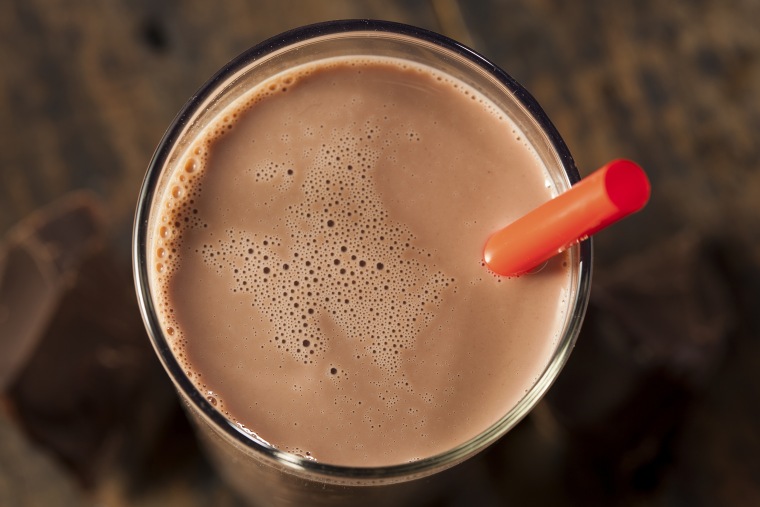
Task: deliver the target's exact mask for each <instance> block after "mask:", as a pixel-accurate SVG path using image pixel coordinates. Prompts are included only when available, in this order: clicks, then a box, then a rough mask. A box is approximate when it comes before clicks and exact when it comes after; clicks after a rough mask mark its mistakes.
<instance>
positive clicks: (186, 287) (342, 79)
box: [149, 58, 570, 467]
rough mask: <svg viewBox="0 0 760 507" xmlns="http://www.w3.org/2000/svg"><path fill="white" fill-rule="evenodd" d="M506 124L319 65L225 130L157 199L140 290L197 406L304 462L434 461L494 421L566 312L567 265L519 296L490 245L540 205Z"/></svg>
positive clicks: (533, 167)
mask: <svg viewBox="0 0 760 507" xmlns="http://www.w3.org/2000/svg"><path fill="white" fill-rule="evenodd" d="M549 181H550V179H549V178H548V176H547V174H546V170H545V168H544V166H543V165H542V163H541V161H540V160H539V157H538V156H537V155H536V154H535V152H534V151H533V149H532V148H531V147H530V146H529V145H528V144H527V142H526V140H525V138H524V136H523V134H522V133H521V131H520V130H519V129H518V128H517V126H516V125H515V124H513V123H512V122H511V120H510V119H509V118H507V117H505V116H504V115H503V113H502V112H501V111H500V110H498V109H497V108H496V107H495V106H494V105H493V104H492V103H490V102H489V101H488V100H487V99H486V98H484V97H483V96H481V95H479V94H478V93H477V92H476V91H475V90H473V89H471V88H469V87H468V86H466V85H465V84H463V83H461V82H459V81H456V80H454V79H452V78H450V77H448V76H446V75H444V74H441V73H439V72H437V71H434V70H432V69H430V68H426V67H422V66H418V65H416V64H411V63H409V62H405V61H400V60H393V59H370V58H367V59H355V58H354V59H330V60H326V61H321V62H317V63H314V64H310V65H307V66H303V67H298V68H296V69H294V70H291V71H288V72H286V73H284V74H281V75H279V76H277V77H276V78H273V79H271V80H269V81H267V82H266V83H264V84H263V85H260V86H258V87H256V88H255V89H253V90H252V91H251V92H249V93H248V94H246V95H245V96H244V97H242V98H241V99H240V100H238V101H237V102H236V103H235V104H233V105H232V106H230V107H228V108H227V109H226V110H224V111H223V112H222V113H221V114H220V115H219V116H218V117H217V119H216V120H215V121H214V122H213V123H212V124H210V125H209V126H208V127H207V128H206V129H205V130H204V131H203V132H202V133H201V134H200V135H199V136H198V138H197V139H196V140H195V141H194V143H193V144H192V145H191V146H190V148H189V149H188V151H187V153H185V154H184V155H183V158H182V161H181V162H180V163H179V165H178V166H177V170H176V171H175V174H173V175H172V176H171V180H170V183H169V184H168V185H166V186H165V188H164V190H163V194H162V195H159V197H158V198H157V199H158V201H157V202H158V204H157V208H156V209H158V210H160V212H157V213H156V218H155V219H154V223H153V224H152V225H151V227H152V230H153V233H152V235H151V237H150V238H149V248H150V250H149V252H150V253H151V255H152V269H151V273H152V275H151V276H152V280H151V287H152V291H153V292H154V299H155V301H156V304H157V309H158V313H159V317H160V319H161V322H162V326H163V328H164V332H165V334H166V336H167V339H168V341H169V343H170V345H171V347H172V350H173V351H174V354H175V355H176V356H177V358H178V359H179V361H180V362H181V364H183V367H184V368H185V370H186V372H187V375H188V376H189V377H190V378H191V379H192V381H193V382H194V383H195V385H196V386H197V388H198V389H199V390H200V391H201V392H202V393H203V395H204V396H205V397H206V398H207V399H208V401H209V403H211V404H212V405H213V406H215V407H216V409H217V410H219V411H220V412H221V413H223V414H224V415H225V416H226V417H228V418H229V419H230V420H231V421H233V422H234V424H236V425H238V426H239V427H240V428H241V429H242V430H243V431H245V432H247V433H249V434H251V436H253V437H255V438H259V439H261V440H264V441H266V442H268V443H269V444H271V445H272V446H275V447H277V448H278V449H281V450H284V451H288V452H291V453H294V454H297V455H300V456H302V457H305V458H307V459H313V460H316V461H319V462H322V463H328V464H334V465H347V466H360V467H365V466H384V465H393V464H400V463H406V462H410V461H414V460H418V459H421V458H425V457H429V456H433V455H436V454H439V453H441V452H444V451H446V450H449V449H451V448H453V447H455V446H457V445H460V444H462V443H463V442H465V441H467V440H469V439H472V438H473V437H475V436H476V435H478V434H480V433H481V432H483V431H484V430H486V429H487V428H488V427H489V426H491V425H492V424H494V423H495V422H496V421H498V420H499V419H500V418H501V417H502V416H504V415H505V414H506V413H507V412H508V411H509V410H510V409H511V408H512V407H513V406H514V405H515V404H516V403H517V402H518V401H519V400H520V399H521V398H522V397H523V396H524V394H525V393H526V392H527V391H528V390H529V389H530V387H531V386H532V385H533V383H534V382H535V381H536V379H537V378H538V377H539V375H540V374H541V373H542V372H543V370H544V369H545V367H546V366H547V364H548V362H549V359H550V357H551V355H552V354H553V353H554V350H555V346H556V342H557V340H558V338H559V336H558V335H559V333H560V332H561V328H562V325H563V322H564V319H565V313H566V311H567V308H566V307H567V304H568V301H567V298H568V294H567V293H568V290H569V286H570V270H569V268H568V267H567V262H566V258H565V257H564V256H559V257H558V258H555V259H553V260H552V261H550V262H549V263H548V264H547V265H546V266H544V267H543V269H541V270H540V271H539V272H537V273H533V274H529V275H525V276H522V277H518V278H503V277H498V276H495V275H493V274H492V273H490V272H489V271H488V270H487V268H486V267H484V265H483V262H482V248H483V244H484V242H485V239H486V238H487V237H488V235H489V234H490V233H491V232H492V231H494V230H496V229H497V228H499V227H501V226H503V225H504V224H505V223H508V222H510V221H511V220H513V219H515V218H517V217H518V216H520V215H522V214H524V213H526V212H528V211H529V210H531V209H532V208H534V207H536V206H537V205H538V204H540V203H542V202H544V201H546V200H548V199H549V198H550V197H551V196H552V193H553V192H554V189H553V188H552V186H551V184H550V183H549Z"/></svg>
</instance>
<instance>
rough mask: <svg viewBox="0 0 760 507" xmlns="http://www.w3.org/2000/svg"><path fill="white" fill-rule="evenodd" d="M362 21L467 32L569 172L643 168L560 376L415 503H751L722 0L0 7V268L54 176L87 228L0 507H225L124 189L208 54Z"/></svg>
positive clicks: (212, 61)
mask: <svg viewBox="0 0 760 507" xmlns="http://www.w3.org/2000/svg"><path fill="white" fill-rule="evenodd" d="M364 17H367V18H378V19H390V20H395V21H401V22H405V23H410V24H414V25H418V26H421V27H424V28H428V29H432V30H435V31H438V32H441V33H443V34H445V35H449V36H451V37H453V38H456V39H458V40H460V41H462V42H464V43H465V44H467V45H470V46H472V47H473V48H474V49H476V50H478V51H480V52H481V53H483V54H484V55H486V56H487V57H489V58H491V59H492V60H494V61H495V62H496V63H497V64H498V65H500V66H501V67H502V68H504V69H505V70H506V71H507V72H509V73H510V74H511V75H513V76H514V77H515V78H516V79H517V80H518V81H520V82H521V83H522V84H523V85H524V86H525V87H527V88H528V89H529V90H530V91H531V93H532V94H533V95H534V96H535V97H536V98H537V99H538V101H539V102H540V103H541V104H542V106H543V107H544V109H545V110H546V111H547V113H548V114H549V116H550V117H551V118H552V120H553V121H554V122H555V124H556V126H557V127H558V129H559V131H560V132H561V134H562V135H563V137H564V138H565V141H566V142H567V144H568V146H569V148H570V150H571V152H572V153H573V154H574V157H575V159H576V162H577V164H578V167H579V169H580V170H581V173H582V174H588V173H589V172H591V171H593V170H594V169H595V168H596V167H598V166H600V165H601V164H603V163H604V162H606V161H607V160H609V159H612V158H618V157H625V158H631V159H633V160H636V161H638V162H640V163H641V164H642V165H643V166H644V167H645V169H646V170H647V172H648V173H649V175H650V178H651V180H652V184H653V196H652V200H651V203H650V205H649V206H648V208H647V209H646V210H645V211H644V212H642V213H640V214H639V215H636V216H635V217H634V218H631V219H629V220H627V221H625V222H623V223H621V224H619V225H618V226H616V227H614V228H613V229H611V230H609V231H605V232H603V233H601V234H599V235H598V237H597V238H596V243H595V255H596V273H595V286H594V291H593V295H592V302H591V306H590V310H589V316H588V319H587V322H586V325H585V327H584V330H583V332H582V335H581V338H580V340H579V342H578V347H577V349H576V351H575V353H574V354H573V357H572V358H571V360H570V363H569V364H568V367H567V370H566V372H564V373H563V375H562V377H561V379H560V381H559V382H558V383H557V385H556V386H555V388H554V389H553V390H552V391H551V393H550V395H549V396H548V397H547V400H545V401H544V402H542V403H541V404H540V405H539V407H538V409H537V410H536V411H535V412H534V413H533V414H532V415H531V416H530V417H529V418H528V419H526V420H525V421H524V422H523V423H521V424H520V426H518V428H516V429H515V431H513V432H512V433H511V434H510V435H508V436H507V438H505V439H504V440H503V441H502V442H500V443H499V444H498V445H497V446H495V447H494V448H492V449H490V450H489V451H488V452H487V453H486V455H485V456H484V457H483V459H481V460H478V461H476V462H474V463H473V464H472V465H471V466H470V467H469V468H468V469H467V470H466V471H465V473H463V476H464V477H465V478H466V479H463V480H462V481H463V482H462V484H461V485H459V487H458V489H457V491H458V493H457V494H453V495H452V496H451V497H450V498H449V499H448V500H446V501H445V502H441V503H440V504H436V505H447V506H448V505H486V506H490V505H493V506H496V505H505V504H507V503H510V504H513V505H521V504H528V505H535V504H544V505H597V504H598V505H639V504H640V505H664V506H665V505H668V506H669V505H737V506H738V505H760V381H758V374H757V371H758V365H760V312H758V311H757V309H756V308H757V304H758V301H760V137H759V136H760V134H758V132H760V30H759V29H758V28H757V20H760V2H754V1H740V0H730V1H724V0H698V1H697V0H695V1H692V2H661V1H655V0H639V1H633V0H625V1H619V2H608V1H606V0H588V1H585V2H567V1H561V0H523V1H517V0H483V1H479V2H469V1H464V0H459V1H457V0H413V1H403V0H367V1H350V0H340V1H338V0H336V1H317V0H312V1H294V0H259V1H245V0H230V1H220V2H208V1H203V0H185V1H180V0H167V1H164V2H154V1H152V0H132V1H129V2H128V1H123V0H114V1H110V2H95V1H81V2H72V1H66V0H8V1H4V2H0V237H1V238H4V239H3V241H4V243H3V247H2V248H4V249H5V250H4V251H5V252H6V257H5V258H6V260H7V259H11V256H10V255H9V254H7V252H12V251H14V250H13V248H15V247H14V245H16V246H18V244H25V245H26V244H27V243H28V241H27V240H26V239H22V240H20V239H19V238H20V237H22V236H23V234H20V233H19V232H18V231H19V230H26V229H24V227H31V225H29V224H30V223H31V222H29V220H27V222H25V223H26V225H22V226H17V224H19V223H24V222H23V221H24V219H25V218H26V217H29V216H30V215H32V214H33V213H34V212H35V211H36V210H38V209H40V208H41V207H43V206H46V205H49V204H51V203H55V202H58V201H60V200H61V199H65V198H67V196H68V198H69V199H71V198H72V197H71V194H72V193H73V192H81V191H83V190H84V191H87V192H86V193H85V194H84V195H82V194H81V193H80V194H77V195H76V196H75V197H74V200H75V201H76V199H79V201H76V202H80V204H81V203H82V202H86V204H81V205H82V206H84V208H83V209H86V210H89V211H87V213H90V214H91V215H92V216H97V217H98V218H97V220H96V221H95V222H97V223H98V224H100V225H99V226H98V227H96V228H95V229H93V230H89V229H88V231H87V232H86V234H87V235H88V236H87V237H88V241H93V242H94V243H97V244H98V245H99V247H98V248H93V249H88V250H86V251H85V250H82V251H79V250H77V251H76V256H74V257H76V262H74V261H71V262H69V263H68V264H57V266H58V267H59V268H60V269H59V271H56V273H58V274H56V275H55V276H56V277H55V280H56V282H55V283H53V284H52V285H51V287H53V288H54V289H55V291H56V292H55V295H56V296H55V301H56V302H57V303H56V305H55V306H54V308H53V309H52V310H51V313H50V314H49V315H48V317H47V318H46V319H45V320H44V322H43V324H44V325H42V324H41V329H42V330H41V331H40V333H41V337H40V338H39V343H38V345H37V346H36V347H35V350H34V351H33V352H32V353H31V355H30V356H29V357H28V358H27V360H25V362H24V364H22V365H21V366H19V368H20V372H19V374H18V375H16V377H15V379H14V381H13V382H12V383H11V384H9V385H8V386H5V393H4V394H3V397H2V400H3V403H2V409H0V505H2V506H6V505H7V506H36V505H60V506H82V505H104V506H132V505H140V506H153V505H177V506H180V505H181V506H185V505H187V506H207V505H208V506H210V505H214V506H217V505H230V506H233V505H239V501H238V500H237V499H236V497H235V496H234V494H233V493H231V492H230V491H229V490H227V488H225V487H224V485H223V484H222V483H221V482H220V481H219V479H218V478H217V477H216V475H215V474H214V472H213V470H212V469H211V468H210V466H209V465H208V463H207V462H206V461H205V459H204V458H203V456H202V454H201V453H200V452H199V451H198V449H197V447H196V444H195V440H194V438H193V436H192V432H191V430H190V429H189V427H188V425H187V423H186V422H185V420H184V417H183V415H182V412H181V411H180V410H179V409H178V406H177V402H176V400H175V398H174V395H173V393H172V392H171V388H170V386H169V385H168V384H169V383H168V380H166V379H165V378H164V376H163V373H162V372H161V371H160V368H159V366H158V363H157V361H156V360H155V359H154V358H153V356H152V351H151V350H150V348H149V346H148V342H147V337H146V336H145V335H144V331H143V330H142V327H141V322H140V319H139V314H138V312H137V307H136V303H135V301H134V295H133V294H134V293H133V288H132V282H131V275H130V264H129V262H130V234H131V225H132V216H133V212H134V206H135V203H136V198H137V192H138V189H139V185H140V183H141V181H142V177H143V175H144V173H145V169H146V166H147V164H148V161H149V159H150V156H151V154H152V152H153V150H154V148H155V146H156V144H157V143H158V141H159V139H160V137H161V135H162V133H163V131H164V129H165V128H166V127H167V126H168V125H169V123H170V122H171V120H172V118H173V117H174V115H175V114H176V112H177V111H178V110H179V108H180V107H181V106H182V104H183V103H184V102H185V101H186V100H187V99H188V98H189V97H190V96H191V94H192V93H193V92H194V91H195V90H196V89H197V88H198V87H199V86H200V85H201V84H202V83H203V82H204V81H205V80H206V79H207V78H208V77H209V76H210V75H211V74H212V73H213V72H215V71H216V69H218V68H219V67H220V66H221V65H222V64H224V63H225V62H227V61H228V60H229V59H231V58H232V57H233V56H235V55H237V54H238V53H240V52H241V51H243V50H244V49H246V48H248V47H249V46H251V45H254V44H256V43H258V42H260V41H261V40H263V39H265V38H267V37H269V36H272V35H275V34H277V33H279V32H281V31H284V30H286V29H288V28H292V27H295V26H298V25H303V24H306V23H310V22H316V21H322V20H327V19H339V18H364ZM56 209H58V208H54V211H55V210H56ZM50 213H53V211H51V212H50ZM39 220H41V219H39ZM14 231H15V232H14ZM80 233H82V231H80ZM83 234H84V233H83ZM43 239H44V238H43ZM14 241H15V243H14ZM19 241H21V243H19ZM24 241H27V243H24ZM44 241H49V242H52V243H49V244H53V243H55V241H58V243H55V244H56V245H60V244H65V242H63V243H61V240H60V238H57V239H56V238H53V239H44ZM29 244H31V243H29ZM88 244H89V243H88ZM74 257H71V258H72V259H73V258H74ZM0 258H2V256H0ZM58 258H59V257H56V259H58ZM50 262H53V261H50ZM67 262H68V261H67ZM10 265H11V264H10V261H7V266H10ZM2 276H3V266H2V263H0V277H2ZM4 276H5V277H6V279H5V280H6V282H7V280H9V278H8V277H9V275H8V273H7V269H6V272H5V275H4ZM1 280H2V278H0V281H1ZM93 310H94V311H93ZM3 311H5V310H4V309H3V307H2V299H0V354H3V353H4V352H3V346H4V343H10V342H11V341H12V337H10V336H9V331H7V329H9V328H3V327H2V322H4V320H3V319H5V320H7V319H8V318H9V316H8V315H4V314H3ZM41 322H42V321H41Z"/></svg>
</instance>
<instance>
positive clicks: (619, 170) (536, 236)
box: [483, 160, 650, 276]
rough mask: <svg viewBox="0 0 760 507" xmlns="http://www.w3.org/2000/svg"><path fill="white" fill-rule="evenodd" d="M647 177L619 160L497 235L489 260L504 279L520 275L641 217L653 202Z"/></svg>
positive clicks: (491, 241) (488, 247) (486, 255)
mask: <svg viewBox="0 0 760 507" xmlns="http://www.w3.org/2000/svg"><path fill="white" fill-rule="evenodd" d="M649 193H650V185H649V180H648V179H647V176H646V174H645V173H644V171H643V170H642V169H641V167H639V166H638V165H637V164H635V163H634V162H631V161H630V160H614V161H612V162H610V163H608V164H607V165H605V166H604V167H602V168H601V169H599V170H598V171H596V172H595V173H593V174H591V175H590V176H588V177H587V178H585V179H583V180H582V181H580V182H579V183H577V184H576V185H574V186H573V187H572V188H571V189H570V190H568V191H567V192H565V193H564V194H560V195H559V196H557V197H555V198H554V199H552V200H551V201H548V202H546V203H544V204H542V205H541V206H539V207H538V208H536V209H534V210H533V211H531V212H530V213H528V214H527V215H525V216H523V217H522V218H519V219H517V220H516V221H515V222H512V223H511V224H509V225H508V226H506V227H504V228H503V229H501V230H499V231H497V232H495V233H494V234H493V235H492V236H491V237H490V238H488V241H487V242H486V246H485V250H484V252H483V258H484V259H485V261H486V264H488V267H489V268H491V270H492V271H494V272H495V273H498V274H500V275H505V276H509V275H519V274H521V273H525V272H526V271H529V270H530V269H532V268H534V267H536V266H538V265H539V264H541V263H542V262H544V261H546V260H548V259H550V258H551V257H553V256H555V255H557V254H558V253H560V252H562V251H563V250H565V249H567V248H569V247H570V246H572V245H574V244H575V243H577V242H578V241H583V240H584V239H586V238H588V237H589V236H591V235H592V234H594V233H596V232H598V231H599V230H600V229H603V228H605V227H607V226H608V225H611V224H613V223H615V222H617V221H618V220H620V219H621V218H624V217H626V216H627V215H630V214H631V213H634V212H636V211H639V210H640V209H641V208H643V207H644V205H645V204H646V202H647V201H648V200H649Z"/></svg>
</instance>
